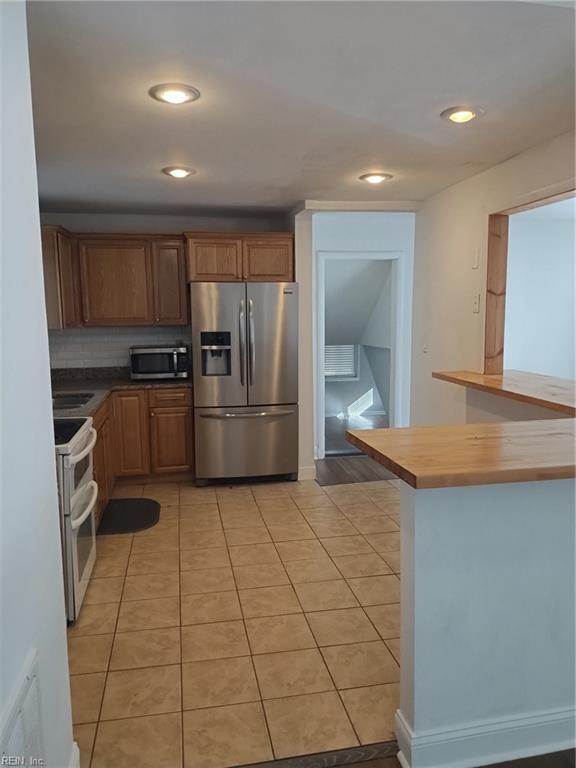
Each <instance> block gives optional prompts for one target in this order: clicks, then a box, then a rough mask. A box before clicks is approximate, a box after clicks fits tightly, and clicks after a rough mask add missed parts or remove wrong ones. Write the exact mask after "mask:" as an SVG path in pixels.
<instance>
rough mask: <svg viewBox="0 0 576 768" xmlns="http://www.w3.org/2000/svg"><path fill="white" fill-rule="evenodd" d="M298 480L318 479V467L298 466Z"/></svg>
mask: <svg viewBox="0 0 576 768" xmlns="http://www.w3.org/2000/svg"><path fill="white" fill-rule="evenodd" d="M298 480H316V467H314V466H313V467H298Z"/></svg>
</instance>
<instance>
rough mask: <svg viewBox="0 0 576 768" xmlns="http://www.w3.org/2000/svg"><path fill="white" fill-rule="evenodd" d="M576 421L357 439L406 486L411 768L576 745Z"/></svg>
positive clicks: (404, 740) (403, 751)
mask: <svg viewBox="0 0 576 768" xmlns="http://www.w3.org/2000/svg"><path fill="white" fill-rule="evenodd" d="M575 423H576V422H575V420H574V419H569V418H566V419H562V418H560V419H551V420H539V421H523V422H505V423H483V424H465V425H458V426H440V427H421V428H408V429H382V430H372V431H368V430H361V431H356V430H355V431H351V432H349V433H348V439H349V441H350V442H351V443H353V444H354V445H356V446H357V447H359V448H360V449H361V450H362V451H364V452H365V453H366V454H368V455H369V456H371V457H372V458H373V459H375V460H376V461H378V462H379V463H380V464H382V465H383V466H385V467H386V468H387V469H389V470H390V471H392V472H394V474H396V475H397V476H398V477H399V478H400V479H401V480H403V481H404V482H403V483H402V489H401V551H402V564H401V570H402V578H401V585H402V586H401V611H402V630H401V633H402V638H401V653H402V674H401V678H402V679H401V703H400V709H399V710H398V712H397V714H396V734H397V737H398V744H399V748H400V754H399V755H398V759H399V760H400V762H401V764H402V765H403V766H410V768H424V767H426V768H428V767H429V766H440V765H441V766H478V765H485V764H487V763H496V762H500V761H504V760H509V759H513V758H514V757H521V756H523V755H530V754H532V755H534V754H544V753H548V752H554V751H556V750H561V749H567V748H570V745H571V743H572V741H573V735H574V565H575V564H574V533H575V527H574V517H575V512H574V488H575V486H574V477H575V473H576V467H575V462H574V438H575ZM440 691H441V692H442V695H441V696H439V695H438V692H440Z"/></svg>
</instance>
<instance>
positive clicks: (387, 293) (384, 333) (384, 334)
mask: <svg viewBox="0 0 576 768" xmlns="http://www.w3.org/2000/svg"><path fill="white" fill-rule="evenodd" d="M387 264H388V271H387V273H386V276H385V278H384V283H383V285H382V289H381V290H380V294H379V296H378V298H377V300H376V303H375V304H374V307H373V308H372V312H371V313H370V317H369V319H368V322H367V323H366V327H365V329H364V333H363V334H362V344H367V345H368V346H371V347H387V348H388V349H392V348H393V346H394V340H395V336H396V291H395V290H394V280H395V270H396V269H397V265H396V264H395V263H394V262H388V263H387Z"/></svg>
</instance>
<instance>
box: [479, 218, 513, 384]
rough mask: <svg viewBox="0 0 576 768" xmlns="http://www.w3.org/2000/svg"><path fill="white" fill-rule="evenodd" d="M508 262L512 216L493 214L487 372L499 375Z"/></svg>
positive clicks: (502, 355)
mask: <svg viewBox="0 0 576 768" xmlns="http://www.w3.org/2000/svg"><path fill="white" fill-rule="evenodd" d="M507 261H508V216H507V215H505V214H501V213H493V214H491V215H490V216H489V217H488V265H487V274H486V321H485V329H484V373H497V374H498V373H502V371H503V369H504V316H505V312H506V264H507Z"/></svg>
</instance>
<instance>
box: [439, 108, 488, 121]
mask: <svg viewBox="0 0 576 768" xmlns="http://www.w3.org/2000/svg"><path fill="white" fill-rule="evenodd" d="M483 114H484V110H483V109H481V108H480V107H449V108H448V109H445V110H444V111H443V112H440V117H443V118H444V119H445V120H450V122H451V123H469V122H470V120H474V119H475V118H476V117H480V116H481V115H483Z"/></svg>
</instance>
